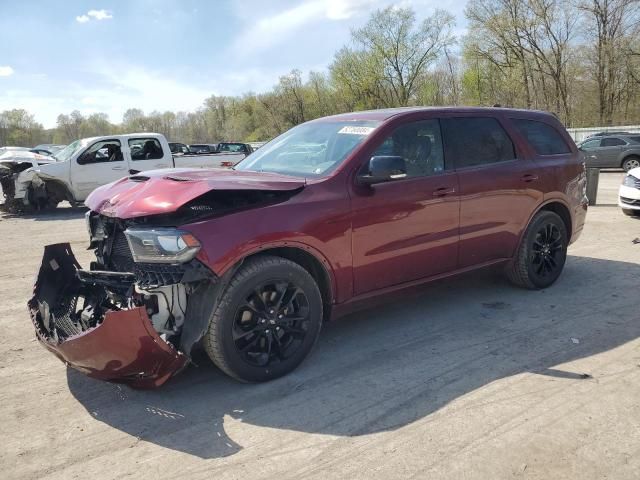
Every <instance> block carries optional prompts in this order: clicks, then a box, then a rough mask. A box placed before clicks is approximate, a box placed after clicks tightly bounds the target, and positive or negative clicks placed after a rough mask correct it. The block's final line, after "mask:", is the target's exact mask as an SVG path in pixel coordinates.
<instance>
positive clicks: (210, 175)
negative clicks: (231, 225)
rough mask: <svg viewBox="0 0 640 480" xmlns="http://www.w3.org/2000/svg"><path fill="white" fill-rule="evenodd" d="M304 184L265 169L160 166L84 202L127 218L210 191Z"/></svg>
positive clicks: (169, 209) (156, 211) (168, 209)
mask: <svg viewBox="0 0 640 480" xmlns="http://www.w3.org/2000/svg"><path fill="white" fill-rule="evenodd" d="M305 183H306V181H305V179H303V178H297V177H290V176H287V175H279V174H275V173H266V172H248V171H238V170H228V169H219V170H216V169H179V168H174V169H171V170H168V169H163V170H153V171H148V172H142V173H140V174H136V175H132V176H130V177H125V178H122V179H120V180H117V181H115V182H113V183H110V184H108V185H104V186H102V187H99V188H97V189H96V190H94V191H93V192H92V193H91V194H90V195H89V196H88V197H87V199H86V201H85V205H86V206H87V207H89V208H90V209H91V210H93V211H95V212H98V213H100V214H102V215H106V216H109V217H117V218H122V219H127V218H135V217H143V216H147V215H159V214H164V213H171V212H174V211H176V210H177V209H178V208H180V207H181V206H182V205H184V204H186V203H187V202H190V201H191V200H193V199H195V198H197V197H199V196H200V195H203V194H205V193H207V192H210V191H212V190H236V191H237V190H261V191H290V190H296V189H298V188H301V187H303V186H304V185H305Z"/></svg>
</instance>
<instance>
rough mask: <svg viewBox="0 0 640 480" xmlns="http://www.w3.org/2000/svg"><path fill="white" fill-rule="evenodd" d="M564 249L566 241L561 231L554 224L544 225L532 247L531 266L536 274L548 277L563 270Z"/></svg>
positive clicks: (537, 233)
mask: <svg viewBox="0 0 640 480" xmlns="http://www.w3.org/2000/svg"><path fill="white" fill-rule="evenodd" d="M563 248H564V239H563V238H562V233H561V232H560V229H559V228H558V227H557V226H556V225H554V224H553V223H547V224H545V225H542V226H541V228H540V229H539V230H538V232H536V235H535V239H534V240H533V244H532V246H531V257H532V258H531V265H532V267H533V271H534V272H535V274H536V275H538V276H540V277H546V276H549V275H554V273H555V272H556V270H557V269H558V268H562V263H561V262H562V258H561V257H562V254H563Z"/></svg>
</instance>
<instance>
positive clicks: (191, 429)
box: [67, 247, 640, 458]
mask: <svg viewBox="0 0 640 480" xmlns="http://www.w3.org/2000/svg"><path fill="white" fill-rule="evenodd" d="M630 248H633V247H630ZM639 274H640V266H639V265H637V264H634V263H626V262H617V261H609V260H600V259H594V258H588V257H577V256H570V257H569V258H568V262H567V266H566V269H565V272H564V273H563V275H562V276H561V278H560V279H559V281H558V282H557V283H556V284H555V285H554V286H553V287H551V288H549V289H546V290H541V291H527V290H522V289H518V288H515V287H512V286H510V285H509V284H507V283H506V282H505V281H504V280H502V278H501V277H498V276H496V275H495V274H492V273H491V272H486V271H485V272H476V273H473V274H469V275H466V276H464V277H459V278H455V279H450V280H446V281H441V282H438V283H435V284H432V285H430V286H427V287H422V288H420V289H416V291H414V292H412V294H411V295H402V296H400V297H398V296H396V299H395V300H394V301H393V302H389V303H385V304H384V305H383V306H377V307H375V308H371V309H369V310H363V311H360V312H358V313H354V314H351V315H349V316H347V317H344V318H342V319H340V320H339V321H337V322H333V323H330V324H328V325H326V326H325V328H324V329H323V332H322V334H321V338H320V341H319V342H318V345H317V347H316V349H315V351H314V352H313V353H312V355H311V356H310V358H309V359H308V360H307V361H306V362H304V363H303V364H302V365H301V367H299V368H298V369H297V370H296V371H295V372H293V373H291V374H289V375H288V376H286V377H283V378H281V379H278V380H275V381H272V382H269V383H265V384H257V385H249V384H242V383H238V382H236V381H234V380H232V379H230V378H228V377H226V376H225V375H224V374H222V373H221V372H220V371H218V370H217V369H216V368H215V367H214V366H213V365H212V364H211V363H210V362H209V361H208V359H207V358H206V356H204V355H203V354H201V355H198V356H197V357H196V358H195V362H196V363H197V364H198V367H193V366H192V367H190V368H188V369H187V370H186V371H185V372H183V373H182V374H181V375H179V376H178V377H176V378H174V379H173V380H171V381H170V382H169V383H167V384H166V385H165V386H163V387H162V388H160V389H158V390H153V391H141V390H134V389H131V388H128V387H125V386H120V385H116V384H110V383H105V382H100V381H96V380H92V379H90V378H87V377H85V376H83V375H82V374H80V373H77V372H75V371H74V370H71V369H68V375H67V380H68V385H69V389H70V391H71V392H72V394H73V395H74V396H75V398H76V399H77V400H78V401H79V402H80V403H81V404H82V405H83V406H84V408H86V410H87V411H88V412H89V413H90V414H91V415H92V416H93V417H94V418H95V419H96V420H98V421H101V422H104V423H106V424H108V425H110V426H112V427H114V428H117V429H119V430H121V431H124V432H127V433H128V434H130V435H133V436H135V437H138V438H140V439H143V440H145V441H147V442H152V443H155V444H158V445H161V446H163V447H166V448H170V449H174V450H178V451H181V452H186V453H189V454H191V455H195V456H198V457H201V458H214V457H223V456H228V455H233V454H234V453H236V452H238V451H240V450H241V449H242V448H244V447H246V446H252V447H253V446H256V445H257V444H261V443H265V444H266V443H268V437H269V430H268V429H263V428H262V427H269V429H272V428H276V429H286V430H294V431H300V432H312V433H320V434H328V435H338V436H358V435H366V434H369V433H373V432H380V431H385V430H393V429H396V428H399V427H401V426H403V425H407V424H409V423H411V422H413V421H415V420H417V419H420V418H423V417H426V416H428V415H430V414H432V413H434V412H436V411H437V410H439V409H440V408H442V407H443V406H445V405H447V404H448V403H450V402H452V401H453V400H455V399H457V398H459V397H461V396H463V395H465V394H467V393H469V392H471V391H473V390H476V389H478V388H481V387H483V386H484V385H487V384H489V383H491V382H494V381H495V380H498V379H501V378H504V377H509V376H513V375H517V374H521V373H527V372H529V373H534V374H539V375H545V376H549V377H553V378H554V381H559V382H582V381H593V380H592V374H591V372H584V371H579V370H575V371H574V370H573V369H570V368H567V367H562V364H563V363H566V362H569V361H572V360H577V359H580V358H584V357H589V356H591V355H594V354H598V353H600V352H605V351H607V350H610V349H613V348H615V347H617V346H619V345H622V344H624V343H626V342H629V341H631V340H633V339H635V338H637V337H638V336H639V335H640V322H639V321H638V314H637V297H636V293H635V291H634V290H633V289H629V288H628V287H629V285H632V284H635V283H637V279H638V278H639ZM236 422H243V423H244V424H245V426H244V428H245V429H246V427H247V425H251V426H255V427H256V429H257V430H256V431H252V432H253V433H252V434H251V437H250V438H251V440H244V441H241V440H234V439H233V438H232V437H233V436H234V435H233V433H227V432H229V431H231V432H235V431H236V430H235V429H234V424H235V423H236ZM243 438H244V437H243Z"/></svg>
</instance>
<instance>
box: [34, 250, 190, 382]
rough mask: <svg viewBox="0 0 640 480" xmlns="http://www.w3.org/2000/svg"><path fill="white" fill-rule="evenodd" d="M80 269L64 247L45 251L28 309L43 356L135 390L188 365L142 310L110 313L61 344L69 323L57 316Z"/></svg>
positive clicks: (73, 291) (77, 286) (74, 290)
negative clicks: (46, 352) (47, 353)
mask: <svg viewBox="0 0 640 480" xmlns="http://www.w3.org/2000/svg"><path fill="white" fill-rule="evenodd" d="M79 269H80V265H79V264H78V262H77V260H76V259H75V257H74V255H73V253H72V252H71V248H70V246H69V244H68V243H61V244H56V245H48V246H46V247H45V253H44V257H43V259H42V265H41V267H40V271H39V273H38V277H37V279H36V283H35V286H34V293H33V297H32V298H31V300H29V302H28V308H29V313H30V314H31V319H32V321H33V324H34V326H35V329H36V336H37V338H38V340H39V341H40V342H41V343H42V345H44V347H45V348H47V350H49V351H50V352H52V353H53V354H54V355H56V356H57V357H58V358H60V360H62V361H63V362H65V363H66V364H67V365H68V366H70V367H72V368H74V369H76V370H79V371H81V372H83V373H85V374H87V375H88V376H90V377H93V378H98V379H101V380H108V381H112V382H119V383H126V384H129V385H131V386H133V387H139V388H152V387H158V386H160V385H162V384H163V383H165V382H166V381H167V380H168V379H169V378H171V377H172V376H173V375H175V374H176V373H178V372H180V371H181V370H182V369H183V368H184V367H185V366H186V365H187V363H188V361H189V359H188V357H187V356H186V355H185V354H183V353H182V352H180V351H178V350H176V349H175V348H174V347H173V346H172V345H170V344H169V343H167V342H166V341H165V340H163V339H162V338H161V337H160V336H159V335H158V333H157V332H156V331H155V330H154V328H153V326H152V325H151V321H150V319H149V317H148V315H147V313H146V311H145V309H144V308H143V307H134V308H130V309H122V310H117V311H116V310H109V311H107V312H106V313H105V314H104V317H103V319H102V322H100V323H98V324H97V325H96V326H94V327H90V328H88V329H86V330H84V331H81V332H80V331H79V332H77V333H76V334H73V335H68V336H67V335H65V336H64V339H62V340H61V339H60V338H61V335H58V329H61V328H65V325H64V324H63V322H68V319H67V318H65V317H64V315H61V314H60V313H59V312H65V311H67V312H68V311H69V309H70V307H68V306H67V303H68V302H70V301H76V300H77V295H78V294H79V292H80V291H81V290H82V288H83V285H82V283H81V282H80V280H79V279H78V276H77V274H76V272H77V271H78V270H79ZM98 288H99V287H98ZM74 298H75V299H76V300H70V299H74ZM56 312H58V315H57V316H56ZM66 328H67V330H66V332H67V333H68V332H69V328H72V326H67V327H66Z"/></svg>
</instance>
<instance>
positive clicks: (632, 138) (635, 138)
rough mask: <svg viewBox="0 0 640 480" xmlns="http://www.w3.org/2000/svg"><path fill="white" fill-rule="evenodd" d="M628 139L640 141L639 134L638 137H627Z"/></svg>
mask: <svg viewBox="0 0 640 480" xmlns="http://www.w3.org/2000/svg"><path fill="white" fill-rule="evenodd" d="M629 139H630V140H631V141H633V142H636V143H640V136H638V137H629Z"/></svg>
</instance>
